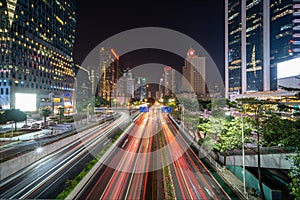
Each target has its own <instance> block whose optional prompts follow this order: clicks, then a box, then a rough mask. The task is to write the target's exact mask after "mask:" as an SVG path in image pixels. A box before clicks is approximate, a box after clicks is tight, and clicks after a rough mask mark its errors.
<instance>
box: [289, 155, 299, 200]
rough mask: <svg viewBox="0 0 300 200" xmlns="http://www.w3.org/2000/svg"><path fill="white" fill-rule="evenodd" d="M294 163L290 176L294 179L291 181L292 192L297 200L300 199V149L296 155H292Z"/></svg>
mask: <svg viewBox="0 0 300 200" xmlns="http://www.w3.org/2000/svg"><path fill="white" fill-rule="evenodd" d="M290 159H291V160H292V165H291V168H290V171H289V176H290V177H291V179H292V181H291V183H290V188H291V194H292V195H293V196H294V197H295V199H296V200H299V199H300V151H299V150H298V151H297V152H296V154H295V155H293V156H291V157H290Z"/></svg>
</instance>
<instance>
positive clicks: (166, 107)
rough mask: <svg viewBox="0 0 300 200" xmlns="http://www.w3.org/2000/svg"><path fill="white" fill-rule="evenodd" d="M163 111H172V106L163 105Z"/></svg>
mask: <svg viewBox="0 0 300 200" xmlns="http://www.w3.org/2000/svg"><path fill="white" fill-rule="evenodd" d="M161 112H163V113H172V107H169V106H165V107H162V108H161Z"/></svg>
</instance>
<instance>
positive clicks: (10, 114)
mask: <svg viewBox="0 0 300 200" xmlns="http://www.w3.org/2000/svg"><path fill="white" fill-rule="evenodd" d="M3 115H4V116H3V117H4V118H5V119H6V120H7V121H12V122H14V123H15V131H17V123H18V122H21V121H25V120H27V115H26V114H25V113H24V112H22V111H20V110H19V109H11V110H5V112H4V114H3Z"/></svg>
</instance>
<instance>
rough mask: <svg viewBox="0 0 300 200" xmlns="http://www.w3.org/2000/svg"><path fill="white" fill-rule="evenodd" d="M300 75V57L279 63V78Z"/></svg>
mask: <svg viewBox="0 0 300 200" xmlns="http://www.w3.org/2000/svg"><path fill="white" fill-rule="evenodd" d="M298 75H300V58H295V59H292V60H288V61H285V62H281V63H278V64H277V78H278V79H281V78H287V77H292V76H298Z"/></svg>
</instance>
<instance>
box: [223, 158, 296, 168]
mask: <svg viewBox="0 0 300 200" xmlns="http://www.w3.org/2000/svg"><path fill="white" fill-rule="evenodd" d="M289 155H292V154H266V155H261V167H263V168H276V169H290V167H291V160H287V159H286V158H287V156H289ZM219 161H220V162H222V163H224V157H223V156H221V155H220V154H219ZM226 165H234V166H242V165H243V160H242V156H241V155H236V156H227V158H226ZM245 166H249V167H257V155H245Z"/></svg>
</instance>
